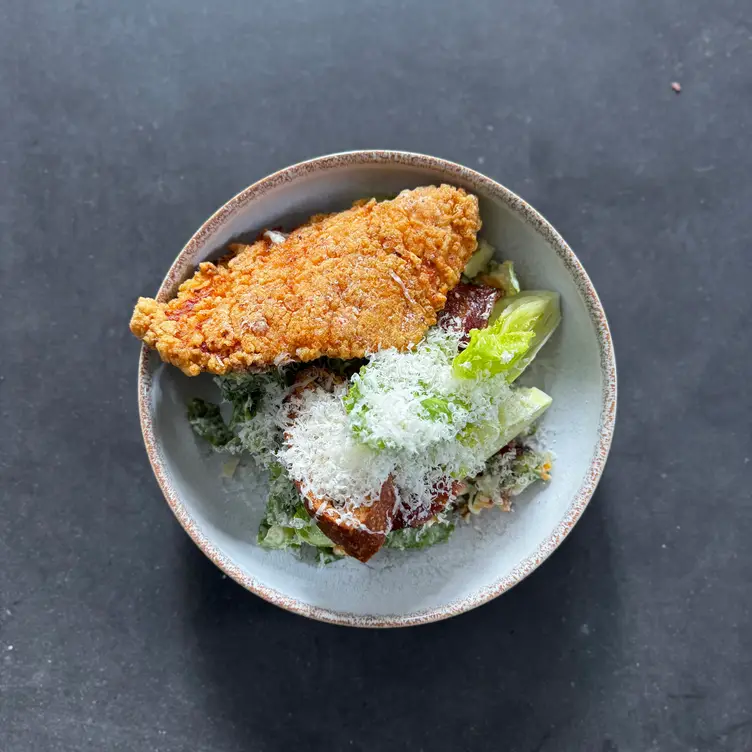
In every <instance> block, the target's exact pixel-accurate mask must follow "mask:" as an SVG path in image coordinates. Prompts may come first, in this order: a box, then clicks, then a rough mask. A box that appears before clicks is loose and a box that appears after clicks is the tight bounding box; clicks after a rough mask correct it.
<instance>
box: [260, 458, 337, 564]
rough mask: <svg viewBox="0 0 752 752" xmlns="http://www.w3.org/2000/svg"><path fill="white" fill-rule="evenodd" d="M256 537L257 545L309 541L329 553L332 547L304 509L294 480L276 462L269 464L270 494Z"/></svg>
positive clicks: (279, 545) (296, 544)
mask: <svg viewBox="0 0 752 752" xmlns="http://www.w3.org/2000/svg"><path fill="white" fill-rule="evenodd" d="M257 540H258V543H259V545H260V546H262V547H263V548H270V549H283V548H293V549H299V548H300V547H301V546H302V545H308V546H313V547H314V548H318V549H322V548H323V549H327V550H328V552H329V553H331V549H332V548H333V547H334V543H332V541H330V540H329V538H327V537H326V536H325V535H324V534H323V533H322V532H321V530H319V528H318V526H317V525H316V523H315V521H314V520H313V518H312V517H311V516H310V515H309V514H308V512H307V511H306V508H305V506H304V505H303V501H302V499H301V498H300V494H299V493H298V489H297V488H295V484H294V483H293V482H292V480H290V477H289V476H288V475H287V473H286V472H285V470H284V468H283V467H282V465H279V464H277V463H274V464H272V465H271V466H270V468H269V497H268V498H267V501H266V512H265V514H264V519H263V520H262V521H261V525H260V526H259V531H258V539H257Z"/></svg>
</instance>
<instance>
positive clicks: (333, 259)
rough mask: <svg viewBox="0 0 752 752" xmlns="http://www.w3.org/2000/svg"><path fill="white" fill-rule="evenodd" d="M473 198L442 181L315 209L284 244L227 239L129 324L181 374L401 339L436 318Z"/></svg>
mask: <svg viewBox="0 0 752 752" xmlns="http://www.w3.org/2000/svg"><path fill="white" fill-rule="evenodd" d="M479 229H480V217H479V214H478V200H477V198H476V197H475V196H472V195H469V194H467V193H466V192H465V191H464V190H462V189H460V188H453V187H451V186H449V185H442V186H440V187H436V186H426V187H424V188H416V189H415V190H412V191H403V192H402V193H401V194H400V195H399V196H398V197H397V198H396V199H394V200H393V201H383V202H376V201H375V200H370V201H367V202H358V203H356V204H355V205H354V206H353V208H352V209H349V210H347V211H343V212H339V213H337V214H330V215H318V216H315V217H312V218H311V219H310V221H309V222H308V223H307V224H305V225H303V226H302V227H299V228H298V229H297V230H294V231H293V232H292V233H291V234H290V235H289V237H288V238H287V239H286V240H285V241H284V242H282V243H272V242H271V240H269V239H267V238H263V239H260V240H258V241H256V242H255V243H254V244H253V245H240V246H232V247H231V248H232V250H233V254H232V255H231V256H228V257H226V258H224V259H222V260H221V261H219V262H218V263H217V264H212V263H208V262H207V263H203V264H200V266H199V269H198V271H197V272H196V274H195V275H194V276H193V277H192V278H191V279H189V280H187V281H186V282H184V283H183V284H182V285H181V286H180V289H179V291H178V295H177V297H176V298H175V299H174V300H171V301H170V302H169V303H166V304H165V303H158V302H157V301H155V300H152V299H149V298H140V299H139V301H138V303H137V305H136V309H135V311H134V313H133V318H132V319H131V331H132V332H133V333H134V334H135V335H136V336H137V337H139V338H141V339H142V340H143V341H144V342H145V343H146V344H147V345H149V346H151V347H154V348H156V349H157V350H158V351H159V354H160V356H161V357H162V359H163V360H165V361H167V362H168V363H172V364H173V365H176V366H178V368H180V369H182V370H183V371H184V372H185V373H186V374H188V375H189V376H195V375H197V374H198V373H200V372H201V371H209V372H211V373H216V374H223V373H228V372H230V371H240V370H245V369H256V368H263V367H265V366H269V365H272V364H280V363H282V362H287V361H310V360H315V359H316V358H319V357H322V356H329V357H332V358H345V359H347V358H361V357H363V356H364V355H365V354H366V353H368V352H373V351H376V350H379V349H382V348H386V347H397V348H399V349H405V348H407V347H408V346H409V345H410V344H413V343H416V342H418V341H420V340H421V339H422V338H423V335H424V334H425V332H426V329H427V328H428V327H429V326H431V325H433V324H435V323H436V312H437V311H438V310H440V309H441V308H442V307H443V306H444V303H445V301H446V294H447V291H448V290H450V289H451V288H452V287H454V285H456V284H457V282H458V281H459V279H460V273H461V272H462V270H463V269H464V267H465V264H466V263H467V261H468V259H469V258H470V256H471V255H472V253H473V251H474V250H475V248H476V233H477V232H478V230H479Z"/></svg>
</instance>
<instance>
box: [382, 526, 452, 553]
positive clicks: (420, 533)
mask: <svg viewBox="0 0 752 752" xmlns="http://www.w3.org/2000/svg"><path fill="white" fill-rule="evenodd" d="M453 531H454V524H453V523H451V522H435V523H433V524H432V525H421V526H420V527H406V528H403V529H402V530H392V531H391V532H390V533H387V536H386V543H384V545H385V546H386V547H387V548H396V549H399V550H401V551H404V550H405V549H408V548H428V547H429V546H434V545H436V544H437V543H446V542H447V541H448V540H449V536H450V535H451V534H452V532H453Z"/></svg>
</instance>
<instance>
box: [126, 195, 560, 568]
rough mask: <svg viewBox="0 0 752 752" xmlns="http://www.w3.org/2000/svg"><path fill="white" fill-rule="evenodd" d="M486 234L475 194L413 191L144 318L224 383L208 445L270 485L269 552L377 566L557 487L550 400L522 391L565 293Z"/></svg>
mask: <svg viewBox="0 0 752 752" xmlns="http://www.w3.org/2000/svg"><path fill="white" fill-rule="evenodd" d="M480 228H481V220H480V215H479V209H478V201H477V198H476V197H475V196H473V195H472V194H469V193H467V192H466V191H464V190H463V189H460V188H455V187H452V186H449V185H441V186H425V187H422V188H417V189H414V190H406V191H403V192H402V193H400V194H399V195H398V196H397V197H396V198H394V199H387V200H382V201H377V200H376V199H370V200H363V201H359V202H356V204H355V205H354V206H353V208H351V209H349V210H347V211H344V212H339V213H335V214H329V215H317V216H314V217H312V218H311V220H309V222H307V223H306V224H304V225H303V226H301V227H299V228H297V229H295V230H293V231H292V232H290V233H283V232H281V231H280V230H267V231H265V232H264V233H263V234H262V235H261V236H260V237H259V238H258V239H257V240H256V242H255V243H253V244H251V245H239V244H235V245H232V246H230V251H231V253H230V255H229V256H227V257H225V258H224V259H222V260H220V261H219V262H218V263H216V264H213V263H202V264H201V265H200V266H199V269H198V271H197V273H196V274H195V275H194V277H192V278H191V279H189V280H187V281H186V282H184V283H183V284H182V285H181V287H180V289H179V291H178V294H177V297H176V298H175V299H173V300H171V301H169V302H168V303H165V304H162V303H158V302H156V301H154V300H149V299H143V298H142V299H140V300H139V301H138V304H137V306H136V310H135V312H134V314H133V318H132V321H131V329H132V330H133V332H134V334H136V335H137V336H138V337H140V338H141V339H142V340H143V341H144V342H145V343H146V344H147V345H149V346H151V347H154V348H155V349H156V350H157V351H158V352H159V354H160V356H161V357H162V359H163V360H165V361H167V362H169V363H172V364H173V365H176V366H178V367H179V368H181V369H182V370H183V371H184V372H185V373H186V374H188V375H197V374H198V373H201V372H202V371H208V372H210V373H213V374H215V376H216V380H217V384H218V386H219V389H220V393H221V397H222V401H223V402H225V403H228V405H229V406H231V414H229V416H228V418H227V420H226V419H225V418H224V417H223V414H222V410H221V407H220V405H218V404H212V403H209V402H206V401H203V400H199V399H194V400H192V401H191V402H190V404H189V407H188V420H189V421H190V423H191V426H192V427H193V429H194V431H195V432H196V434H197V435H199V436H200V437H202V438H203V439H205V440H206V441H207V442H209V443H210V444H211V445H212V446H213V447H214V448H215V449H217V450H218V451H225V452H230V453H235V454H237V453H241V452H245V453H249V454H250V455H251V456H252V457H253V458H254V460H255V461H256V462H257V463H259V464H260V465H262V466H263V467H266V468H267V469H268V471H269V479H270V490H269V497H268V501H267V509H266V514H265V516H264V519H263V521H262V523H261V526H260V529H259V532H258V543H259V544H260V545H261V546H263V547H265V548H270V549H289V550H291V551H295V552H299V553H300V552H307V551H310V552H312V553H314V554H315V555H316V556H317V557H318V559H319V561H321V562H328V561H331V560H334V559H337V558H340V557H342V556H350V557H353V558H355V559H357V560H359V561H361V562H366V561H368V560H369V559H370V558H371V557H372V556H374V555H375V554H376V553H377V552H378V551H379V550H380V549H381V548H382V547H384V546H386V547H392V548H401V549H410V548H425V547H427V546H430V545H434V544H437V543H440V542H443V541H446V540H447V539H448V537H449V536H450V535H451V532H452V530H453V529H454V526H455V524H456V522H457V520H459V519H461V518H463V517H469V516H470V515H475V514H478V513H479V512H480V511H481V510H483V509H485V508H490V507H497V508H500V509H502V510H505V511H508V510H509V509H510V508H511V503H512V499H513V498H514V497H515V496H516V495H517V494H519V493H520V492H521V491H522V490H524V489H525V488H527V487H528V486H529V485H531V484H532V483H534V482H536V481H538V480H542V481H546V480H548V479H549V477H550V471H551V457H550V455H549V454H548V453H547V452H546V451H545V450H544V449H542V448H540V447H539V446H538V443H537V442H536V439H535V436H534V431H535V423H536V421H537V420H538V418H539V417H540V416H541V415H542V414H543V413H544V412H545V410H546V409H547V408H548V407H549V405H550V404H551V398H550V397H549V396H548V395H546V394H545V393H544V392H542V391H541V390H539V389H536V388H534V387H520V386H517V385H516V384H515V383H514V382H515V381H516V379H517V378H518V377H519V376H520V374H521V373H522V372H523V371H524V369H525V368H526V367H527V366H528V365H529V364H530V362H531V361H532V360H533V358H534V357H535V356H536V354H537V353H538V352H539V350H540V348H541V347H543V345H544V344H545V342H546V341H547V340H548V338H549V337H550V336H551V334H552V333H553V331H554V330H555V329H556V327H557V326H558V324H559V321H560V319H561V315H560V307H559V296H558V294H557V293H555V292H549V291H522V290H521V286H520V283H519V281H518V279H517V277H516V275H515V271H514V268H513V265H512V264H511V262H504V263H503V264H497V263H496V262H494V261H493V256H494V249H493V248H492V247H491V246H490V245H489V244H488V243H486V242H484V241H483V240H481V241H480V242H478V238H477V235H478V232H479V231H480Z"/></svg>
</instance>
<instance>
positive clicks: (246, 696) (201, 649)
mask: <svg viewBox="0 0 752 752" xmlns="http://www.w3.org/2000/svg"><path fill="white" fill-rule="evenodd" d="M608 495H609V494H608V482H607V479H606V478H604V480H603V482H602V483H601V486H600V488H599V489H598V491H596V494H595V496H594V498H593V500H592V501H591V504H590V507H589V509H588V510H587V512H586V513H585V514H584V515H583V517H582V519H581V520H580V522H579V523H578V524H577V525H576V526H575V529H574V530H573V531H572V533H571V535H570V536H569V537H568V538H567V540H566V541H565V542H564V543H563V544H562V546H561V548H560V549H559V550H558V551H557V552H556V553H555V555H554V556H552V557H551V559H550V560H549V561H548V562H546V563H545V564H544V565H543V566H542V567H540V568H539V569H538V570H537V571H536V572H534V573H533V574H532V575H531V576H530V577H528V578H527V579H526V580H525V581H524V582H522V583H520V584H519V585H518V586H516V587H515V588H513V589H512V590H511V591H510V592H508V593H506V594H505V595H503V596H502V597H500V598H497V599H496V600H494V601H492V602H491V603H489V604H487V605H485V606H483V607H482V608H479V609H476V610H474V611H471V612H469V613H467V614H463V615H461V616H458V617H455V618H453V619H450V620H447V621H443V622H438V623H434V624H430V625H426V626H421V627H418V628H409V629H397V630H378V629H371V630H362V629H352V628H346V627H336V626H332V625H328V624H323V623H319V622H314V621H309V620H305V619H303V618H302V617H300V616H296V615H294V614H291V613H288V612H285V611H283V610H281V609H279V608H277V607H276V606H273V605H271V604H269V603H266V602H265V601H263V600H261V599H260V598H258V597H255V596H254V595H252V594H250V593H247V592H246V591H244V590H243V589H242V588H241V587H240V586H238V585H236V584H235V583H234V582H233V581H232V580H230V579H229V578H227V577H226V576H224V575H222V573H221V572H220V571H219V570H218V569H216V568H215V567H214V565H213V564H212V563H211V562H210V561H209V560H208V559H206V558H204V556H203V555H202V554H201V553H200V551H199V550H198V549H197V548H195V547H194V546H193V545H192V544H191V543H190V541H189V540H188V539H187V538H186V539H185V567H184V570H183V572H184V579H183V584H184V588H185V600H186V602H187V603H190V604H191V611H192V618H191V620H190V623H189V625H188V628H189V630H191V631H192V634H191V640H190V642H191V643H192V644H193V645H194V646H195V650H194V651H191V652H190V654H189V658H188V660H190V661H192V662H193V663H194V664H195V665H194V666H193V670H194V671H195V672H196V673H197V674H199V676H200V679H201V683H202V687H203V688H204V691H205V701H206V706H207V712H208V713H209V714H210V715H211V717H212V718H214V719H215V721H221V723H217V725H216V728H218V729H221V731H220V732H219V733H221V734H222V735H224V736H226V739H224V740H223V742H224V744H225V746H222V747H221V748H222V749H232V750H235V749H238V750H241V749H243V750H245V749H264V750H274V751H276V750H288V749H290V748H291V746H292V745H296V746H298V747H302V748H303V749H319V748H328V749H334V750H339V749H347V750H350V749H352V750H371V749H374V750H377V749H385V748H387V745H388V747H389V748H391V749H405V750H408V749H409V750H412V751H413V752H418V751H419V750H429V749H435V748H439V749H444V748H450V749H476V748H477V749H489V748H492V749H505V750H510V751H512V750H520V751H521V752H546V750H555V749H559V748H563V747H561V746H560V744H561V743H562V742H563V741H564V738H563V737H566V736H568V734H570V733H573V731H572V729H573V726H575V725H576V724H577V721H578V719H580V718H582V717H583V715H584V714H585V713H586V712H587V710H588V707H589V706H591V705H592V704H594V702H595V701H596V699H597V697H598V694H599V692H600V691H601V690H602V686H603V684H604V682H605V681H607V677H609V676H611V675H612V674H613V673H614V671H615V670H616V657H615V656H616V650H617V649H618V644H619V633H618V625H619V603H618V592H617V590H616V587H617V583H616V582H615V581H614V579H613V577H612V575H611V561H610V545H609V531H608V518H607V516H606V512H607V509H608ZM606 742H607V740H605V741H604V744H605V743H606Z"/></svg>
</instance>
